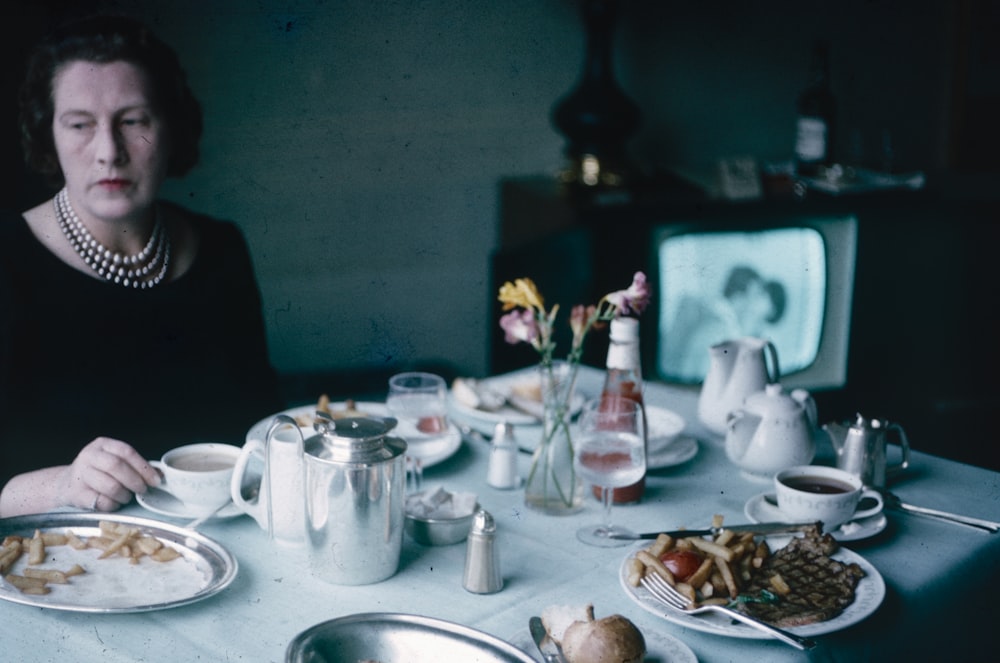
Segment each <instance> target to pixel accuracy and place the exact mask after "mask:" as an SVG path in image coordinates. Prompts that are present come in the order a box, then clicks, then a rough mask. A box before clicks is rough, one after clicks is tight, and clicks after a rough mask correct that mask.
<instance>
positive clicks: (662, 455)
mask: <svg viewBox="0 0 1000 663" xmlns="http://www.w3.org/2000/svg"><path fill="white" fill-rule="evenodd" d="M650 442H652V440H650ZM697 454H698V440H696V439H694V438H693V437H677V438H674V440H673V441H672V442H670V444H668V445H666V446H663V447H659V448H656V449H653V448H651V449H650V450H649V456H648V457H647V458H646V467H648V468H649V469H651V470H659V469H662V468H664V467H673V466H674V465H680V464H681V463H686V462H687V461H689V460H691V459H692V458H694V457H695V456H696V455H697Z"/></svg>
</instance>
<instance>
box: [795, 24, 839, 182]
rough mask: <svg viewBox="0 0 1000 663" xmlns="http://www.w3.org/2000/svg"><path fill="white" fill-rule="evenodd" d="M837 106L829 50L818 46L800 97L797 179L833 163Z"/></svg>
mask: <svg viewBox="0 0 1000 663" xmlns="http://www.w3.org/2000/svg"><path fill="white" fill-rule="evenodd" d="M836 107H837V102H836V99H835V97H834V96H833V90H832V89H831V87H830V47H829V44H827V43H826V42H822V41H821V42H818V43H817V44H816V45H815V46H814V47H813V54H812V60H811V62H810V64H809V83H808V85H807V86H806V88H805V89H804V90H803V91H802V93H801V94H800V95H799V101H798V121H797V125H796V132H795V163H796V170H797V172H798V174H799V175H804V176H807V177H812V176H815V175H817V174H819V172H820V170H821V168H822V167H823V166H827V165H830V164H831V163H833V146H834V129H835V119H836Z"/></svg>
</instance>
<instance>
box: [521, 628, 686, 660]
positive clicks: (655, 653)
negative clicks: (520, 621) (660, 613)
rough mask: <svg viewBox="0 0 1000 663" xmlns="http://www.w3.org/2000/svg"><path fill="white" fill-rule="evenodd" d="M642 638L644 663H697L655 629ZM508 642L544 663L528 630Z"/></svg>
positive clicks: (672, 639) (680, 644)
mask: <svg viewBox="0 0 1000 663" xmlns="http://www.w3.org/2000/svg"><path fill="white" fill-rule="evenodd" d="M642 637H643V639H644V640H645V641H646V658H645V659H644V660H645V661H646V663H698V657H697V656H695V655H694V652H693V651H691V648H690V647H688V646H687V645H686V644H684V643H683V642H682V641H681V640H678V639H677V638H675V637H674V636H672V635H669V634H667V633H663V632H662V631H659V630H657V629H644V630H643V631H642ZM509 642H510V643H511V644H512V645H514V646H515V647H517V648H518V649H522V650H524V651H525V652H527V653H528V654H529V655H530V656H531V657H532V658H534V659H535V660H536V661H539V662H540V663H545V659H543V658H542V655H541V653H539V651H538V647H536V646H535V641H534V640H533V639H532V638H531V633H530V632H529V631H528V629H525V630H524V631H523V632H519V633H517V634H515V635H514V637H512V638H510V640H509Z"/></svg>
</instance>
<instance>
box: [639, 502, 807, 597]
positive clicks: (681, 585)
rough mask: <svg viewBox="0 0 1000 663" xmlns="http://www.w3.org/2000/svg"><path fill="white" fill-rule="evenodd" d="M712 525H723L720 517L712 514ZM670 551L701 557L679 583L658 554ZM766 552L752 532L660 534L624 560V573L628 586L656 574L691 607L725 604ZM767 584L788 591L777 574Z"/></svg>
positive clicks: (727, 531)
mask: <svg viewBox="0 0 1000 663" xmlns="http://www.w3.org/2000/svg"><path fill="white" fill-rule="evenodd" d="M712 526H713V527H723V524H722V516H719V515H716V516H714V517H713V518H712ZM670 550H690V551H695V552H698V553H699V554H701V555H702V557H703V560H702V563H701V565H700V566H699V567H698V569H697V570H696V571H695V572H694V573H693V574H691V576H690V577H689V578H686V579H685V580H684V581H683V582H679V581H678V580H677V579H676V578H675V577H674V574H673V573H671V572H670V569H668V568H667V567H666V566H665V565H664V564H663V562H662V561H660V556H661V555H663V554H664V553H665V552H668V551H670ZM770 554H771V550H770V548H769V547H768V545H767V543H766V542H765V541H760V542H759V543H758V542H756V541H755V535H754V533H753V532H744V533H740V534H737V533H736V532H734V531H732V530H727V529H723V530H722V531H721V532H719V534H717V535H716V536H715V537H714V538H712V539H706V538H702V537H699V536H690V537H678V538H676V539H673V538H671V537H669V536H666V535H665V534H661V535H660V536H659V537H657V538H656V539H655V540H654V541H653V543H651V544H650V545H649V546H647V547H646V548H644V549H643V550H639V551H637V552H636V554H635V556H634V557H632V558H630V559H629V560H628V562H627V566H626V574H625V575H626V581H627V582H628V583H629V585H631V586H632V587H638V586H639V584H640V583H641V582H642V578H643V577H644V576H645V575H646V574H647V573H656V574H657V575H660V576H662V577H663V579H664V580H666V581H667V582H669V583H670V584H671V585H673V586H674V588H675V589H677V590H678V591H679V592H680V593H681V594H683V595H684V596H686V597H687V598H688V600H689V601H690V602H691V604H692V606H695V605H699V604H709V603H716V604H720V603H728V602H729V601H730V600H732V599H735V598H736V597H737V596H739V594H740V591H741V589H742V588H743V587H745V586H746V584H747V583H748V582H749V580H750V577H751V575H752V574H753V572H754V571H756V570H757V569H759V568H761V566H762V565H763V563H764V560H766V559H767V558H768V557H769V556H770ZM771 585H772V587H774V588H775V591H776V592H778V593H779V594H780V593H782V592H781V590H782V589H783V588H784V589H785V592H787V591H788V590H787V584H784V583H783V580H782V578H781V577H780V576H775V577H774V578H771ZM782 585H783V587H782Z"/></svg>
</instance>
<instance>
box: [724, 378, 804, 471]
mask: <svg viewBox="0 0 1000 663" xmlns="http://www.w3.org/2000/svg"><path fill="white" fill-rule="evenodd" d="M816 419H817V417H816V402H815V401H814V400H813V398H812V396H810V395H809V392H807V391H805V390H804V389H795V390H793V391H792V392H791V393H787V392H785V390H784V389H782V387H781V385H780V384H778V383H772V384H768V385H766V386H765V387H764V390H763V391H758V392H756V393H753V394H750V395H749V396H747V398H746V400H745V401H744V403H743V407H741V408H738V409H736V410H733V411H732V412H730V413H729V416H728V418H727V422H726V424H727V425H726V455H727V456H729V460H731V461H733V462H734V463H736V464H737V465H738V466H739V467H740V468H742V470H743V472H744V475H747V476H749V477H750V478H752V479H761V480H764V481H771V480H772V479H773V478H774V475H775V473H777V472H779V471H781V470H783V469H786V468H788V467H793V466H795V465H808V464H809V463H811V462H812V459H813V456H815V455H816V440H815V433H816Z"/></svg>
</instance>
